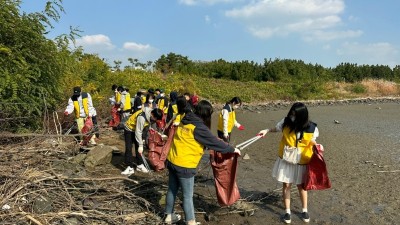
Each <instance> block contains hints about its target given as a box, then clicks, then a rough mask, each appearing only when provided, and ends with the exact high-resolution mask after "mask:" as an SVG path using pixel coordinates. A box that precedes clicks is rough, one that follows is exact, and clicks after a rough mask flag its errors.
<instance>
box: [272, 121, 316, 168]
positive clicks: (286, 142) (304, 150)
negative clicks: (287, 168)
mask: <svg viewBox="0 0 400 225" xmlns="http://www.w3.org/2000/svg"><path fill="white" fill-rule="evenodd" d="M316 127H317V125H316V124H315V123H310V126H309V127H308V128H307V129H306V130H305V131H304V132H303V138H302V139H301V140H299V141H298V142H297V148H298V149H299V150H300V153H301V158H300V161H299V164H303V165H304V164H308V163H309V162H310V159H311V156H312V155H313V150H312V147H313V144H312V142H311V139H312V138H313V136H314V131H315V128H316ZM285 146H289V147H296V134H295V132H294V131H291V132H290V128H289V127H284V128H283V131H282V139H281V142H280V145H279V151H278V156H279V157H280V158H282V157H283V149H284V147H285Z"/></svg>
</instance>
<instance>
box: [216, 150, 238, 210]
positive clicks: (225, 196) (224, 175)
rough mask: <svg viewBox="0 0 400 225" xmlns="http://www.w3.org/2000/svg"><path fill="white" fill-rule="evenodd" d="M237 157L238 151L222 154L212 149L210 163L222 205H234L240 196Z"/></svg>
mask: <svg viewBox="0 0 400 225" xmlns="http://www.w3.org/2000/svg"><path fill="white" fill-rule="evenodd" d="M237 159H238V155H237V154H236V153H224V154H222V153H220V152H216V151H214V150H210V163H211V168H212V170H213V174H214V181H215V189H216V192H217V199H218V204H219V205H220V206H229V205H232V204H233V203H235V202H236V201H237V200H238V199H239V198H240V193H239V188H238V186H237V184H236V170H237V165H238V161H237Z"/></svg>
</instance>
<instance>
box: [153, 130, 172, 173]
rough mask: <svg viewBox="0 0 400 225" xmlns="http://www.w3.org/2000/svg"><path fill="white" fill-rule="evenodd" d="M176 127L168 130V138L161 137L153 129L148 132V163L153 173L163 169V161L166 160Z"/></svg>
mask: <svg viewBox="0 0 400 225" xmlns="http://www.w3.org/2000/svg"><path fill="white" fill-rule="evenodd" d="M175 130H176V127H175V126H171V127H170V128H169V132H168V137H167V136H166V135H162V134H161V133H159V132H157V131H156V130H154V129H150V131H149V134H150V135H149V155H148V158H149V162H150V165H151V166H152V167H153V168H154V170H155V171H161V170H163V169H165V160H166V159H167V156H168V152H169V149H170V148H171V144H172V141H173V139H174V134H175Z"/></svg>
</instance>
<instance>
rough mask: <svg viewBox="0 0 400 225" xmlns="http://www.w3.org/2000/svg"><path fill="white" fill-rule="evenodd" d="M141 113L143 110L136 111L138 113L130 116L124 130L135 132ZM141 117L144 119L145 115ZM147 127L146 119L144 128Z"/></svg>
mask: <svg viewBox="0 0 400 225" xmlns="http://www.w3.org/2000/svg"><path fill="white" fill-rule="evenodd" d="M142 113H143V110H138V111H136V112H135V113H134V114H132V115H131V116H130V117H129V119H128V120H127V121H126V122H125V126H126V128H128V129H129V130H131V131H134V130H136V122H137V118H138V117H139V116H140V115H142ZM143 116H144V117H145V115H143ZM145 118H146V117H145ZM148 125H149V123H148V122H147V119H146V122H145V124H144V126H145V127H146V126H148Z"/></svg>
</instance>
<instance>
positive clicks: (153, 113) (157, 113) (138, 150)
mask: <svg viewBox="0 0 400 225" xmlns="http://www.w3.org/2000/svg"><path fill="white" fill-rule="evenodd" d="M161 118H162V111H161V110H160V109H152V108H149V107H145V108H143V110H142V109H140V110H138V111H136V112H135V113H134V114H132V115H131V116H130V117H129V119H128V120H127V121H126V123H125V124H124V137H125V164H126V165H127V167H126V169H125V170H124V171H123V172H121V174H122V175H128V176H129V175H132V174H133V173H134V172H135V171H134V161H133V153H132V145H133V144H134V145H135V156H136V165H137V166H136V170H137V171H140V172H143V173H148V172H149V171H148V170H147V168H146V167H145V166H144V164H143V159H142V157H141V154H142V153H143V145H144V141H143V134H144V133H146V129H147V128H148V127H149V125H150V124H152V123H155V122H156V121H157V120H160V119H161Z"/></svg>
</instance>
